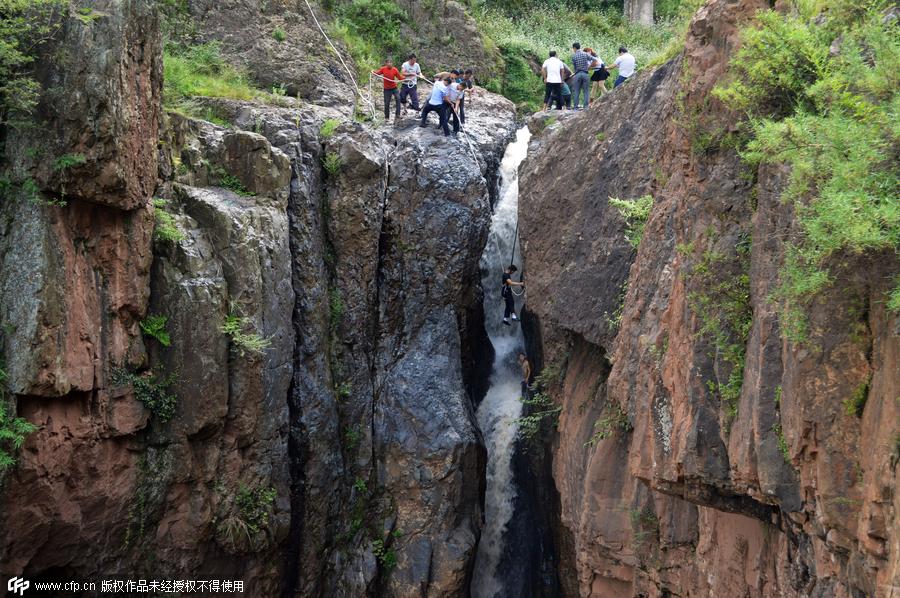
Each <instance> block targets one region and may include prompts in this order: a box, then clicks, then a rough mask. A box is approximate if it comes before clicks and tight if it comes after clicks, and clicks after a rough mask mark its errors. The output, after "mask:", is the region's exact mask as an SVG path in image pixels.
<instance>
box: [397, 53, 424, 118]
mask: <svg viewBox="0 0 900 598" xmlns="http://www.w3.org/2000/svg"><path fill="white" fill-rule="evenodd" d="M400 71H401V72H402V74H403V87H402V88H401V89H400V103H401V104H403V111H404V113H405V112H406V98H409V99H410V103H411V104H412V109H413V110H415V111H416V112H418V111H419V110H420V108H419V87H418V84H419V79H420V78H421V77H422V67H421V66H419V63H418V61H417V59H416V55H415V54H410V55H409V56H408V57H407V58H406V62H404V63H403V64H402V65H400Z"/></svg>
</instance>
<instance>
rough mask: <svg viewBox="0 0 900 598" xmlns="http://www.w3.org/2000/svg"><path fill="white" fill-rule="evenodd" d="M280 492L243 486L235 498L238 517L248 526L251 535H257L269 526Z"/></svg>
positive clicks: (272, 489)
mask: <svg viewBox="0 0 900 598" xmlns="http://www.w3.org/2000/svg"><path fill="white" fill-rule="evenodd" d="M277 496H278V492H276V490H275V489H274V488H266V487H263V486H255V487H253V488H250V487H248V486H244V485H241V487H240V488H239V489H238V491H237V495H236V496H235V498H234V504H235V506H236V507H237V510H238V515H239V516H240V518H241V519H242V520H243V522H244V523H245V524H247V529H248V530H249V531H250V533H252V534H255V533H257V532H259V531H262V530H264V529H266V528H267V527H268V526H269V520H270V517H271V511H272V505H273V504H274V503H275V497H277Z"/></svg>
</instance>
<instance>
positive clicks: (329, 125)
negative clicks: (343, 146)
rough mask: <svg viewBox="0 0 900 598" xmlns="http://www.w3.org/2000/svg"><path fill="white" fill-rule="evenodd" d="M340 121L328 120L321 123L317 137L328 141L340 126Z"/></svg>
mask: <svg viewBox="0 0 900 598" xmlns="http://www.w3.org/2000/svg"><path fill="white" fill-rule="evenodd" d="M340 124H341V121H340V120H338V119H336V118H328V119H326V120H325V122H323V123H322V126H321V127H319V136H320V137H322V139H328V138H329V137H331V136H332V135H334V132H335V130H336V129H337V128H338V127H339V126H340Z"/></svg>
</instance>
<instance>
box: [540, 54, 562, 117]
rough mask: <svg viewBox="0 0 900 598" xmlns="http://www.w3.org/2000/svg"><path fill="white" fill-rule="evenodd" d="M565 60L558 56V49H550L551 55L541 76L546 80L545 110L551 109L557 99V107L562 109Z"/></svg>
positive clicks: (543, 66) (542, 69)
mask: <svg viewBox="0 0 900 598" xmlns="http://www.w3.org/2000/svg"><path fill="white" fill-rule="evenodd" d="M565 66H566V65H565V64H563V61H562V60H560V59H559V58H557V57H556V50H550V57H549V58H547V60H545V61H544V64H543V65H542V66H541V77H542V78H543V80H544V110H550V105H551V104H552V103H553V102H554V101H555V102H556V107H557V108H559V109H560V110H562V108H563V98H562V84H563V69H564V68H565Z"/></svg>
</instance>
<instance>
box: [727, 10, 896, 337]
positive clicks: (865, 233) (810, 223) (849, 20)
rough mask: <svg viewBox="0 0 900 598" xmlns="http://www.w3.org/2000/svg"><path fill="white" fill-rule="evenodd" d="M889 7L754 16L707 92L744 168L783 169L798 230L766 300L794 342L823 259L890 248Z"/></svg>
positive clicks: (823, 270)
mask: <svg viewBox="0 0 900 598" xmlns="http://www.w3.org/2000/svg"><path fill="white" fill-rule="evenodd" d="M889 6H890V3H889V2H887V1H885V0H873V1H872V2H868V3H856V2H851V1H850V0H830V1H828V2H826V3H824V5H823V3H822V2H813V1H812V0H803V1H801V2H799V3H798V5H797V8H798V12H797V13H793V12H792V13H790V14H786V15H782V14H780V13H777V12H775V11H765V12H762V13H760V15H759V17H758V20H757V23H756V24H755V25H753V26H750V27H747V28H746V29H744V30H743V32H742V45H741V49H740V50H739V51H738V52H737V54H736V55H735V57H734V58H733V60H732V62H731V67H730V68H731V76H730V78H729V79H728V81H727V82H726V83H724V84H722V85H720V86H719V87H717V89H716V90H715V92H714V93H715V94H716V95H717V96H718V97H719V98H720V99H721V100H722V101H724V102H725V104H726V105H728V106H729V107H731V108H732V109H734V110H737V111H740V112H742V113H744V114H745V115H746V116H747V121H746V127H747V129H748V130H749V132H750V134H751V136H752V138H751V140H750V141H749V142H748V143H747V144H746V147H745V148H744V151H743V153H742V155H743V157H744V158H745V159H746V160H747V161H748V162H749V163H750V164H751V165H753V166H755V165H759V164H762V163H786V164H788V165H789V166H790V167H791V174H790V178H789V183H788V185H787V188H786V189H785V191H784V193H783V195H782V200H783V201H786V202H791V203H792V204H793V205H794V209H795V213H796V216H797V220H798V223H799V225H800V232H799V234H798V235H796V236H795V238H793V239H792V240H791V241H790V242H789V245H788V249H787V253H786V258H785V263H784V266H783V267H782V270H781V276H780V286H779V287H778V289H777V290H776V292H775V293H774V294H773V299H775V300H777V301H779V303H780V305H781V308H782V318H781V324H782V327H783V328H784V330H785V333H786V334H787V336H788V338H790V339H792V340H795V341H800V340H803V339H804V338H805V337H806V335H807V324H806V317H805V311H806V310H805V306H806V305H807V304H808V303H809V301H810V300H811V299H812V298H813V297H814V296H815V295H817V294H818V293H820V292H822V291H824V290H825V289H827V288H828V287H829V286H830V285H831V283H832V281H833V272H832V269H833V267H834V265H833V264H834V262H835V261H836V260H835V259H833V258H834V257H835V256H846V255H859V254H865V253H869V254H874V253H877V252H881V251H887V252H897V251H898V250H900V202H898V201H897V197H898V196H900V183H898V180H900V178H898V161H897V159H896V157H897V147H898V143H900V129H898V127H897V126H896V123H897V114H896V107H897V103H898V101H900V99H898V98H900V95H898V90H900V25H898V23H897V19H888V18H885V17H884V10H886V9H887V8H888V7H889ZM823 8H825V9H827V12H826V13H825V15H826V18H825V22H824V24H823V25H819V24H817V23H816V22H814V21H813V18H814V17H815V16H817V15H818V14H819V13H820V12H821V10H822V9H823ZM832 44H835V48H836V50H837V51H836V52H832V51H831V48H832ZM898 290H900V284H897V286H896V287H895V290H894V291H893V292H892V293H898Z"/></svg>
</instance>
